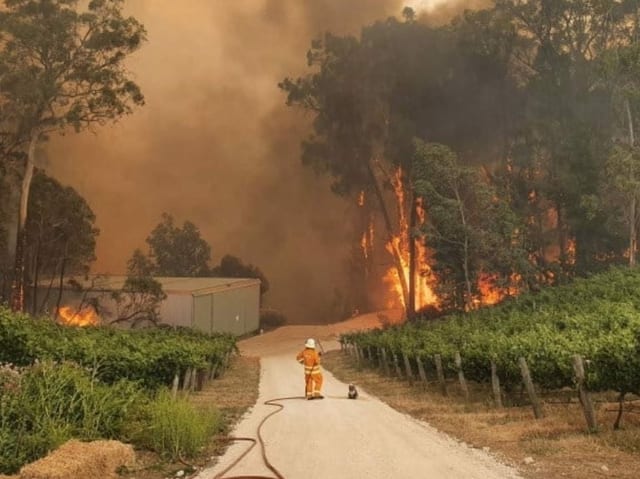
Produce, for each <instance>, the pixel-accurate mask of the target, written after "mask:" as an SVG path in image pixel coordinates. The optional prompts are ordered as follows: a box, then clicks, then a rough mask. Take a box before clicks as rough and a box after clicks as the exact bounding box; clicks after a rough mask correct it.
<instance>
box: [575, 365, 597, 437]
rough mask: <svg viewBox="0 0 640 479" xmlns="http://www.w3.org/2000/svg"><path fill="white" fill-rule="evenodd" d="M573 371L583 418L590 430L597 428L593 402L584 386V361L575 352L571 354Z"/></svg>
mask: <svg viewBox="0 0 640 479" xmlns="http://www.w3.org/2000/svg"><path fill="white" fill-rule="evenodd" d="M573 372H574V374H575V376H576V378H575V379H576V387H577V388H578V396H579V397H580V404H582V410H583V412H584V418H585V420H586V421H587V427H588V428H589V431H590V432H594V431H597V430H598V422H597V421H596V412H595V410H594V409H593V403H592V402H591V396H590V395H589V391H587V388H586V386H585V384H584V383H585V374H584V362H583V360H582V356H580V355H579V354H576V355H575V356H573Z"/></svg>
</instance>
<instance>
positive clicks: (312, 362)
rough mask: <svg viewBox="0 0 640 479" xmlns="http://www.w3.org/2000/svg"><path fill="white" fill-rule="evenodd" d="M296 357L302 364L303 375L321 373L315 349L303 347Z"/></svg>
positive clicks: (318, 357) (318, 355)
mask: <svg viewBox="0 0 640 479" xmlns="http://www.w3.org/2000/svg"><path fill="white" fill-rule="evenodd" d="M296 359H297V360H298V362H299V363H300V364H304V374H305V376H308V375H315V374H321V373H322V370H321V369H320V354H318V352H317V351H316V350H315V349H311V348H305V349H304V351H301V352H300V353H298V355H297V356H296Z"/></svg>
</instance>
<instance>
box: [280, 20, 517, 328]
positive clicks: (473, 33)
mask: <svg viewBox="0 0 640 479" xmlns="http://www.w3.org/2000/svg"><path fill="white" fill-rule="evenodd" d="M410 13H411V12H410V11H406V12H405V21H404V22H402V21H399V20H397V19H395V18H389V19H387V20H386V21H381V22H377V23H375V24H373V25H370V26H367V27H365V28H364V29H363V30H362V33H361V35H360V36H359V37H353V36H336V35H332V34H326V35H325V36H324V37H322V38H321V39H318V40H316V41H314V42H313V43H312V46H311V49H310V50H309V53H308V55H307V58H308V62H309V66H310V68H311V70H312V71H311V72H310V73H309V74H307V75H306V76H303V77H300V78H296V79H291V78H286V79H285V80H284V81H283V82H282V83H281V84H280V87H281V88H282V89H283V90H284V91H285V92H286V93H287V104H289V105H291V106H298V107H301V108H304V109H306V110H309V111H311V112H312V114H313V115H314V122H313V133H312V134H311V135H310V136H309V138H308V139H307V140H305V141H304V142H303V152H302V161H303V164H305V165H308V166H310V167H313V168H314V169H316V170H317V171H320V172H323V173H326V174H328V175H330V176H331V177H332V178H333V180H334V183H333V190H334V191H335V192H336V193H338V194H341V195H345V196H350V197H351V198H353V199H354V200H356V199H358V200H360V199H361V198H366V199H367V200H369V198H372V201H370V204H373V205H375V206H374V208H373V211H374V212H375V213H376V214H377V215H379V217H380V218H381V222H382V225H383V236H384V237H385V239H386V242H387V245H389V246H388V247H389V248H390V249H391V252H392V256H393V261H394V266H395V269H396V271H397V276H398V278H399V281H400V285H401V288H402V292H403V297H404V298H403V299H404V304H405V306H406V309H407V315H408V316H411V314H412V312H413V311H412V309H413V306H414V300H413V297H414V296H413V295H414V288H415V285H414V284H412V280H413V279H414V278H415V274H414V271H413V268H414V267H415V264H416V261H415V258H414V254H415V251H414V250H413V248H412V246H413V245H414V240H415V236H414V235H413V232H415V231H416V225H417V223H416V221H417V220H416V217H417V216H418V213H417V209H418V205H419V198H418V197H417V196H416V195H415V194H414V192H413V190H412V189H411V179H412V168H413V163H412V157H413V139H414V137H419V138H427V139H429V140H430V141H439V142H442V143H447V144H452V145H455V147H456V150H457V151H461V152H462V155H463V156H464V157H465V160H466V161H473V162H476V163H480V162H482V161H485V160H487V158H489V157H492V156H494V155H493V153H494V152H493V151H492V149H493V148H494V145H495V144H496V143H498V144H504V143H505V141H504V135H505V134H506V130H507V129H508V128H509V125H512V124H513V122H511V121H509V116H508V115H507V114H506V113H505V107H504V104H505V103H508V102H509V101H511V100H507V98H510V95H511V94H512V93H513V91H514V89H513V86H512V83H511V82H510V79H509V76H508V68H507V65H508V62H509V60H510V57H509V52H510V50H511V48H512V46H511V43H512V42H513V41H514V40H515V39H516V36H515V35H514V33H513V31H512V30H509V26H508V24H507V23H505V22H504V21H503V19H500V18H498V17H497V16H495V15H492V14H491V13H484V14H480V13H479V14H472V13H467V14H466V15H465V16H464V17H462V18H461V19H459V20H458V22H457V23H456V24H455V25H453V26H447V27H442V28H435V27H430V26H428V25H425V24H422V23H419V22H417V21H415V19H414V17H413V16H412V15H410ZM501 100H505V101H504V102H502V101H501ZM496 137H499V138H501V140H500V141H492V140H494V139H495V138H496ZM500 150H501V151H502V148H501V149H500ZM489 151H491V153H489ZM393 192H395V193H396V194H393ZM367 208H369V205H367ZM362 211H364V212H368V211H369V210H367V209H362ZM394 220H395V221H394ZM403 224H408V228H407V227H405V229H404V230H403V227H401V226H400V225H403ZM361 234H364V232H362V233H361ZM398 240H400V241H401V242H402V248H400V247H399V246H398V245H397V243H398ZM407 249H408V251H409V261H408V264H409V268H410V271H409V274H408V275H407V276H408V277H409V280H408V281H407V280H406V277H405V272H404V268H405V266H404V264H403V263H404V258H403V256H402V254H401V250H402V251H405V250H407ZM372 258H373V255H367V259H368V260H369V259H372ZM363 266H364V267H365V268H366V265H363Z"/></svg>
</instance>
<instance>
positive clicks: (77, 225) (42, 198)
mask: <svg viewBox="0 0 640 479" xmlns="http://www.w3.org/2000/svg"><path fill="white" fill-rule="evenodd" d="M95 221H96V217H95V214H94V213H93V211H92V210H91V207H90V206H89V204H88V203H87V202H86V201H85V199H84V198H83V197H82V196H80V195H79V194H78V192H76V191H75V190H74V189H73V188H71V187H69V186H66V187H65V186H62V185H61V184H60V183H59V182H58V181H56V180H55V179H53V178H51V177H49V176H47V175H46V174H45V173H43V172H42V171H39V170H36V172H35V174H34V177H33V184H32V188H31V195H30V196H29V215H28V217H27V225H26V229H27V239H28V241H27V248H26V266H27V276H28V279H29V281H30V283H31V285H32V293H31V308H30V310H31V311H32V312H33V313H34V314H37V313H40V312H42V309H43V306H44V305H45V304H47V303H48V302H49V299H50V294H51V290H52V286H53V285H54V284H55V283H56V282H57V287H58V299H57V300H56V301H55V303H56V304H57V305H58V306H59V302H60V295H61V294H62V288H63V285H64V280H65V278H66V277H68V276H69V275H77V274H86V273H87V272H88V271H89V267H90V264H91V263H92V262H93V261H94V260H95V248H96V237H97V236H98V234H99V230H98V229H97V228H96V227H95ZM43 278H46V279H48V280H49V281H48V287H47V288H46V290H45V297H44V298H38V285H39V283H40V282H41V281H40V280H41V279H43ZM43 289H44V288H43ZM39 299H40V302H39V301H38V300H39Z"/></svg>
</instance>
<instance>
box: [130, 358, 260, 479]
mask: <svg viewBox="0 0 640 479" xmlns="http://www.w3.org/2000/svg"><path fill="white" fill-rule="evenodd" d="M259 380H260V361H259V359H258V358H252V357H244V356H237V357H234V358H233V360H232V361H231V364H230V366H229V369H228V370H227V371H226V372H225V373H224V375H223V376H222V377H219V378H217V379H215V380H214V381H210V382H209V383H208V384H207V386H205V388H204V389H203V390H202V391H200V392H197V393H194V394H193V395H192V396H191V400H192V401H193V403H194V404H203V405H210V404H214V405H216V406H217V407H218V408H219V409H220V411H221V413H222V414H223V417H224V423H225V425H226V429H227V430H229V429H231V428H232V427H233V425H234V424H235V423H236V422H237V421H238V420H239V419H240V418H241V417H242V415H243V414H244V413H245V412H246V411H247V410H248V409H249V408H250V407H251V406H253V405H254V404H255V402H256V401H257V399H258V384H259ZM227 430H225V431H221V433H220V436H221V437H222V436H224V435H226V433H227V432H228V431H227ZM227 445H228V443H226V442H223V441H221V440H219V439H214V440H213V441H212V442H211V444H210V445H209V446H208V447H207V448H206V449H205V450H204V451H202V453H201V454H200V455H199V457H198V458H196V459H195V460H193V461H192V463H191V464H186V463H180V462H175V463H167V462H164V461H162V460H161V459H160V458H159V457H158V456H157V455H156V454H152V453H149V452H146V451H137V454H136V455H137V463H138V468H137V469H136V470H135V471H130V472H128V473H127V474H126V475H127V476H128V477H130V478H132V479H133V478H135V479H164V478H166V477H175V474H176V472H178V471H180V470H183V471H185V472H187V476H188V473H189V472H192V471H195V470H200V469H202V468H204V467H207V466H209V465H211V464H212V463H213V461H215V459H216V458H217V457H218V456H220V455H221V454H223V453H224V451H225V450H226V448H227Z"/></svg>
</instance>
